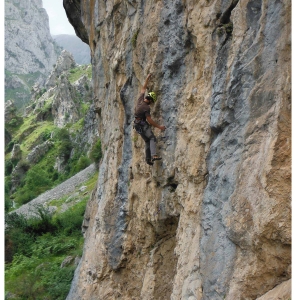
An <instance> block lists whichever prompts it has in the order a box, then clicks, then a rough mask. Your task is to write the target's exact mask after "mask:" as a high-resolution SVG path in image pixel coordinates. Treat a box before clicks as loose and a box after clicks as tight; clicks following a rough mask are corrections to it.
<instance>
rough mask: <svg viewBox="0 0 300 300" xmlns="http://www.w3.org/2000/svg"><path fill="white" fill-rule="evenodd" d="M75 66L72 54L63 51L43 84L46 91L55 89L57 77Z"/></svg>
mask: <svg viewBox="0 0 300 300" xmlns="http://www.w3.org/2000/svg"><path fill="white" fill-rule="evenodd" d="M75 66H76V62H75V60H74V58H73V56H72V54H71V53H70V52H68V51H66V50H63V51H62V52H61V55H60V56H59V58H58V60H57V61H56V63H55V65H54V68H53V69H52V71H51V74H50V76H49V77H48V78H47V81H46V84H45V87H46V89H47V90H48V89H49V88H52V87H55V86H56V85H57V79H58V77H59V76H61V75H62V74H63V73H64V72H66V71H69V70H70V69H72V68H74V67H75Z"/></svg>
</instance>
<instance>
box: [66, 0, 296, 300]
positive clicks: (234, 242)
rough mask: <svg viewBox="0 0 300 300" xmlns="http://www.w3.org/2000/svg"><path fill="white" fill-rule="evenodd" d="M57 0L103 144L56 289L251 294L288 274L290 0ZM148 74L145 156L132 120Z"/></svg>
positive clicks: (109, 294) (92, 293)
mask: <svg viewBox="0 0 300 300" xmlns="http://www.w3.org/2000/svg"><path fill="white" fill-rule="evenodd" d="M63 2H64V7H65V9H66V13H67V15H68V16H71V15H72V13H73V17H72V18H71V17H69V20H70V22H71V23H72V25H73V26H74V28H75V30H76V33H77V35H78V36H79V37H80V38H81V39H82V40H83V41H85V42H86V43H88V44H89V45H90V47H91V53H92V64H93V89H94V94H95V95H96V100H95V107H97V111H98V114H99V117H100V120H101V121H100V124H99V132H100V136H101V142H102V147H103V153H104V157H103V160H102V162H101V164H100V169H99V180H98V187H97V190H96V191H95V193H94V197H92V198H91V200H90V202H89V203H88V206H87V209H86V213H85V220H84V223H83V229H84V236H85V246H84V252H83V257H82V259H81V262H80V264H79V266H78V268H77V270H76V273H75V276H74V279H73V283H72V287H71V290H70V293H69V295H68V298H67V299H69V300H71V299H72V300H74V299H78V300H79V299H81V300H82V299H100V298H101V299H117V298H119V299H143V300H145V299H173V300H175V299H178V300H179V299H184V300H192V299H203V300H208V299H211V300H219V299H220V300H221V299H229V300H235V299H247V300H248V299H257V298H259V297H261V296H263V295H264V294H266V293H268V292H269V291H271V290H272V289H273V288H274V287H276V286H277V285H279V284H280V283H282V282H284V281H287V280H289V279H290V278H291V268H290V264H291V222H290V221H291V218H290V217H291V207H290V195H291V193H290V179H291V178H290V176H291V175H290V158H291V150H290V145H291V127H290V109H291V78H290V76H291V69H290V52H291V35H290V17H291V16H290V12H291V3H290V1H273V0H267V1H261V0H245V1H238V0H232V1H230V0H217V1H207V0H200V1H194V0H186V1H182V0H175V1H129V0H128V1H126V0H118V1H101V0H87V1H80V0H74V1H72V2H70V1H67V0H64V1H63ZM79 8H80V9H81V11H78V10H79ZM74 12H77V14H75V13H74ZM80 16H81V17H80ZM149 72H151V73H152V74H153V76H152V80H151V82H150V83H149V85H148V88H149V90H154V91H155V92H156V93H157V95H158V102H157V104H155V106H154V107H153V108H152V116H153V119H154V120H157V121H158V123H160V124H164V125H165V126H166V127H167V130H166V132H165V133H163V134H161V133H160V132H158V131H157V129H155V130H154V131H155V134H156V136H157V137H158V149H159V153H160V154H161V155H162V157H163V160H162V161H160V162H155V165H154V166H153V167H152V168H150V167H149V166H148V165H146V164H145V162H144V149H143V148H144V142H143V141H142V139H141V138H140V137H139V136H138V135H137V133H136V132H134V131H133V129H132V124H131V122H132V120H133V110H134V105H135V103H136V101H137V98H138V96H139V91H140V88H141V86H142V84H143V83H144V80H145V78H146V76H147V74H148V73H149ZM282 294H284V293H283V292H282ZM262 299H267V295H266V296H265V298H262Z"/></svg>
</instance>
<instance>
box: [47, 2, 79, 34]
mask: <svg viewBox="0 0 300 300" xmlns="http://www.w3.org/2000/svg"><path fill="white" fill-rule="evenodd" d="M43 7H44V8H45V9H46V11H47V14H48V16H49V23H50V32H51V35H57V34H72V35H75V31H74V28H73V27H72V26H71V24H70V23H69V21H68V18H67V16H66V12H65V9H64V7H63V0H43Z"/></svg>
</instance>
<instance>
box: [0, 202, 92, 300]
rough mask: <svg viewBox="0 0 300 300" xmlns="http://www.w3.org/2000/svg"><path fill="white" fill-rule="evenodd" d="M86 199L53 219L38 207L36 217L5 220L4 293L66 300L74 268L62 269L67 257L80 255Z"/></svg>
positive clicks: (30, 297) (72, 265)
mask: <svg viewBox="0 0 300 300" xmlns="http://www.w3.org/2000/svg"><path fill="white" fill-rule="evenodd" d="M87 199H88V197H85V198H84V199H83V200H82V201H81V202H79V203H78V204H76V205H75V206H73V207H72V208H71V209H69V210H67V211H66V212H64V213H61V214H58V215H56V216H52V215H51V214H50V213H49V212H48V211H47V210H46V209H44V208H43V207H37V215H38V216H39V217H35V218H31V219H25V218H24V217H23V216H20V215H17V214H10V215H8V216H7V217H6V224H7V226H6V229H5V261H6V270H5V277H6V281H5V284H6V292H10V293H11V294H14V295H16V298H15V299H48V300H52V299H53V300H54V299H65V298H66V296H67V294H68V291H69V289H70V284H71V281H72V278H73V274H74V270H75V268H76V266H75V265H74V264H71V265H69V266H66V267H63V268H62V267H61V263H62V262H63V260H64V259H65V258H66V256H72V257H76V256H78V255H81V252H82V245H83V237H82V235H81V224H82V220H83V215H84V211H85V206H86V202H87Z"/></svg>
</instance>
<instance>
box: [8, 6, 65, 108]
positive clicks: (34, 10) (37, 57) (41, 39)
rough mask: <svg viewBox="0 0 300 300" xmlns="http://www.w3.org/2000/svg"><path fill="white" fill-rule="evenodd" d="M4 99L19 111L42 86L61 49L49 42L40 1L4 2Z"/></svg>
mask: <svg viewBox="0 0 300 300" xmlns="http://www.w3.org/2000/svg"><path fill="white" fill-rule="evenodd" d="M5 41H6V43H5V99H6V100H10V99H13V100H15V102H16V106H17V107H18V108H20V107H22V106H24V105H26V104H27V103H28V102H29V99H30V89H31V87H32V85H34V84H35V83H40V84H41V83H43V81H44V80H45V79H46V78H47V77H48V75H49V73H50V71H51V70H52V68H53V65H54V64H55V63H56V60H57V58H58V56H59V54H60V52H61V50H62V48H60V47H59V46H58V45H57V44H56V43H55V42H54V40H53V39H52V37H51V35H50V29H49V18H48V15H47V12H46V10H45V9H44V8H43V3H42V0H27V1H20V0H5Z"/></svg>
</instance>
